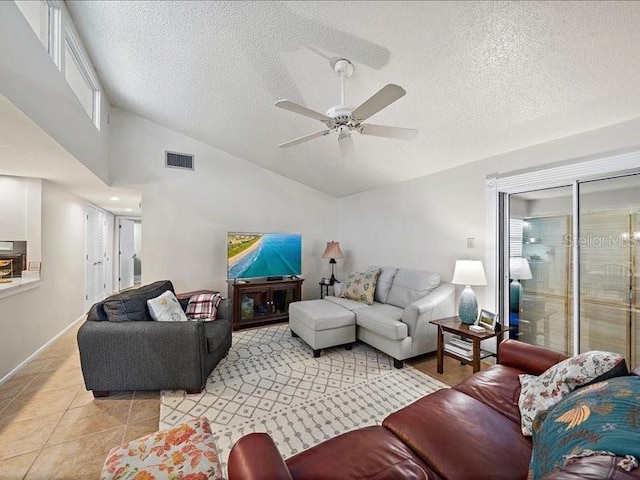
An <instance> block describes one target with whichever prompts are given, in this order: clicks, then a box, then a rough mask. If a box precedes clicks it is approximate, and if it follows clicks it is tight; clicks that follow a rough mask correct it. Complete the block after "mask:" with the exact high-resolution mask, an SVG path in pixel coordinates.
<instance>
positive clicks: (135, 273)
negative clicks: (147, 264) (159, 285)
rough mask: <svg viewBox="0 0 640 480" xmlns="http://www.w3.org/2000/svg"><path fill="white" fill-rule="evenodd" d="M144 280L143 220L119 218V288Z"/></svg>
mask: <svg viewBox="0 0 640 480" xmlns="http://www.w3.org/2000/svg"><path fill="white" fill-rule="evenodd" d="M141 282H142V221H141V220H140V219H137V218H136V219H134V218H125V217H119V218H118V289H119V290H126V289H127V288H131V287H133V286H136V285H140V284H141Z"/></svg>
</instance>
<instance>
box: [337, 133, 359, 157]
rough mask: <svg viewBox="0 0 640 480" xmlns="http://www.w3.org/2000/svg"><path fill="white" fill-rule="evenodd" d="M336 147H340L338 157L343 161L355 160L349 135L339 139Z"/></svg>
mask: <svg viewBox="0 0 640 480" xmlns="http://www.w3.org/2000/svg"><path fill="white" fill-rule="evenodd" d="M338 146H339V147H340V156H341V157H342V159H343V160H347V161H353V160H354V159H355V158H356V152H355V149H354V148H353V138H351V135H344V136H343V137H339V138H338Z"/></svg>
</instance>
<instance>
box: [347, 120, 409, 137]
mask: <svg viewBox="0 0 640 480" xmlns="http://www.w3.org/2000/svg"><path fill="white" fill-rule="evenodd" d="M358 131H359V132H360V133H361V134H362V135H372V136H374V137H386V138H397V139H400V140H413V139H414V138H415V137H416V135H418V132H419V131H420V130H418V129H416V128H400V127H387V126H386V125H372V124H370V123H365V124H364V125H361V126H360V128H359V130H358Z"/></svg>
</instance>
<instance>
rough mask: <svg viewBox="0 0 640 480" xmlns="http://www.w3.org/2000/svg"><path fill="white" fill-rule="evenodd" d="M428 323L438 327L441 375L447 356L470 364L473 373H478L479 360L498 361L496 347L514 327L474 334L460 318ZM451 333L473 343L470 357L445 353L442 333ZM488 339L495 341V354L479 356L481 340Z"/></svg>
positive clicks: (439, 369) (439, 370)
mask: <svg viewBox="0 0 640 480" xmlns="http://www.w3.org/2000/svg"><path fill="white" fill-rule="evenodd" d="M429 323H433V324H434V325H436V326H437V327H438V353H437V355H438V373H442V372H443V371H444V356H445V355H447V356H449V357H452V358H455V359H456V360H460V361H461V362H462V363H466V364H471V365H472V366H473V373H476V372H479V371H480V360H482V359H483V358H487V357H496V361H497V362H498V361H499V358H498V345H499V343H500V342H501V341H502V336H503V335H504V334H505V333H507V332H508V331H509V330H513V329H514V327H504V326H503V327H502V329H501V330H496V331H495V332H492V331H490V330H486V331H485V332H480V333H476V332H474V331H472V330H469V325H467V324H465V323H462V321H460V317H457V316H456V317H449V318H441V319H439V320H431V321H430V322H429ZM445 332H447V333H453V334H455V335H459V336H460V337H462V338H465V339H467V340H471V341H472V343H473V350H472V357H471V358H468V357H464V356H462V355H457V354H455V353H453V352H448V351H445V349H444V346H445V343H444V333H445ZM488 338H495V339H496V353H495V354H493V353H490V352H486V353H485V354H481V349H480V342H482V340H486V339H488ZM482 352H485V351H484V350H483V351H482Z"/></svg>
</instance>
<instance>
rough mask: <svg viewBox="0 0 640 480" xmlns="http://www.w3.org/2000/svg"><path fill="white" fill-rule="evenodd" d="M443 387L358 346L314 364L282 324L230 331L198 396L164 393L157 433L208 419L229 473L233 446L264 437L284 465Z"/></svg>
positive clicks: (327, 351) (325, 354)
mask: <svg viewBox="0 0 640 480" xmlns="http://www.w3.org/2000/svg"><path fill="white" fill-rule="evenodd" d="M444 387H446V385H445V384H444V383H442V382H439V381H438V380H435V379H433V378H431V377H429V376H428V375H426V374H424V373H422V372H420V371H418V370H416V369H415V368H413V367H411V366H408V365H405V367H404V368H402V369H400V370H398V369H395V368H393V359H392V358H391V357H389V356H388V355H385V354H384V353H381V352H379V351H377V350H375V349H374V348H372V347H370V346H368V345H365V344H362V343H357V344H356V345H354V347H353V349H352V350H346V349H345V348H344V347H335V348H329V349H324V350H322V356H320V357H319V358H314V357H313V355H312V352H311V349H310V348H309V347H308V346H307V345H306V344H305V343H304V342H303V341H302V340H301V339H300V338H293V337H292V336H291V331H290V330H289V327H288V326H286V325H279V326H274V327H267V328H260V329H253V330H244V331H240V332H234V334H233V346H232V347H231V350H230V351H229V354H228V355H227V357H226V358H225V359H223V360H222V362H220V363H219V364H218V366H217V367H216V368H215V369H214V371H213V372H212V373H211V375H210V376H209V378H208V380H207V384H206V387H205V389H204V390H203V391H202V393H199V394H196V395H186V394H185V392H184V391H182V390H177V391H175V390H165V391H163V392H162V396H161V403H160V428H161V429H164V428H169V427H172V426H175V425H177V424H179V423H182V422H184V421H186V420H189V419H192V418H197V417H201V416H206V417H207V418H208V419H209V421H210V423H211V428H212V431H213V433H214V435H215V439H216V444H217V445H218V449H219V451H220V458H221V460H222V461H223V463H224V465H223V467H224V469H225V471H226V461H227V458H228V457H229V452H230V451H231V447H232V446H233V444H234V443H235V442H236V441H237V440H238V439H239V438H240V437H242V436H244V435H247V434H249V433H251V432H267V433H269V434H270V435H271V436H272V438H273V439H274V441H275V443H276V444H277V446H278V450H279V451H280V453H281V454H282V456H283V457H284V458H287V457H290V456H291V455H294V454H296V453H298V452H301V451H302V450H305V449H307V448H310V447H312V446H314V445H316V444H318V443H320V442H322V441H324V440H327V439H329V438H331V437H334V436H336V435H339V434H341V433H344V432H347V431H349V430H353V429H356V428H360V427H364V426H368V425H376V424H380V423H381V422H382V420H383V419H384V418H385V417H386V416H387V415H389V414H390V413H392V412H394V411H396V410H398V409H400V408H402V407H404V406H406V405H408V404H410V403H411V402H413V401H415V400H417V399H418V398H420V397H422V396H424V395H426V394H428V393H431V392H434V391H436V390H438V389H440V388H444Z"/></svg>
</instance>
